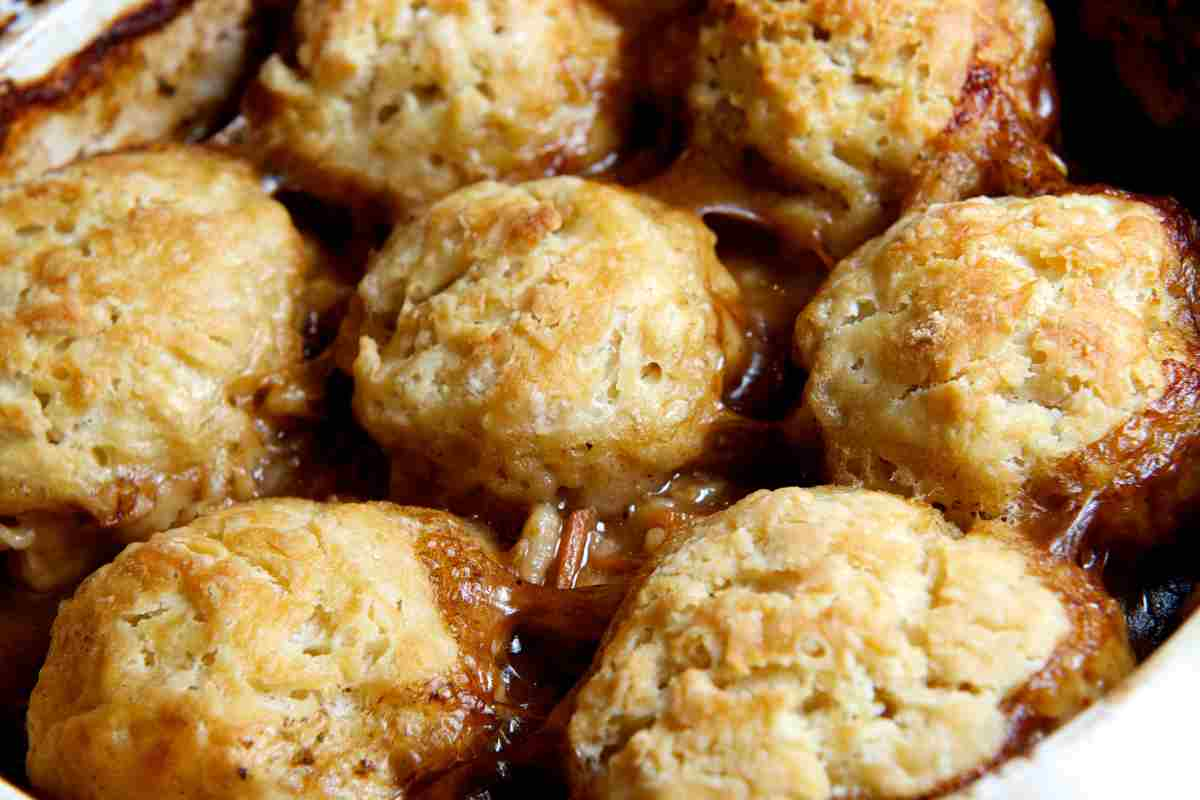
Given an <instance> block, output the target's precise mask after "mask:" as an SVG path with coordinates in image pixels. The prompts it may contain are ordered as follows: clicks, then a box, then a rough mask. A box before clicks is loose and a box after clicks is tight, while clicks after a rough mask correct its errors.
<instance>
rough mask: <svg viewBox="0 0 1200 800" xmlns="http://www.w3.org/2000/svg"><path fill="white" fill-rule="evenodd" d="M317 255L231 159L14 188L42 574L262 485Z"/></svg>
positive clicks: (9, 427) (18, 451) (16, 456)
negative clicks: (266, 399) (268, 395)
mask: <svg viewBox="0 0 1200 800" xmlns="http://www.w3.org/2000/svg"><path fill="white" fill-rule="evenodd" d="M309 262H310V258H309V254H308V251H307V250H306V249H305V246H304V243H303V242H302V240H301V238H300V236H299V234H298V233H297V232H296V230H295V229H294V228H293V227H292V223H291V220H290V219H289V217H288V214H287V212H286V211H285V210H284V209H283V207H282V206H280V205H279V204H277V203H276V202H274V201H273V200H271V199H270V198H269V197H268V196H267V195H266V194H265V193H264V192H263V191H262V189H261V188H260V185H259V180H258V177H257V176H256V175H255V173H254V172H253V171H252V170H250V169H249V168H247V167H246V166H245V165H243V164H241V163H240V162H238V161H235V160H233V159H230V158H228V157H225V156H222V155H219V154H217V153H215V152H213V151H208V150H204V149H200V148H172V147H168V148H165V149H158V150H149V151H144V152H130V153H125V154H120V155H111V156H101V157H97V158H93V159H91V160H86V161H82V162H77V163H76V164H74V165H72V166H70V167H67V168H64V169H63V170H61V171H58V172H53V173H49V174H47V175H45V176H43V177H41V178H37V179H34V180H32V181H30V182H26V183H17V184H10V185H8V186H5V187H3V188H0V549H6V548H12V549H15V550H18V551H21V552H24V553H28V554H30V558H29V559H26V560H25V561H24V563H23V564H22V565H20V566H19V567H18V572H19V573H20V574H21V576H22V577H23V578H24V580H25V582H26V583H28V584H29V585H32V586H35V587H37V588H41V589H48V588H52V587H54V586H58V585H62V584H63V583H65V582H69V581H70V580H71V579H72V578H76V579H77V578H78V577H81V576H82V575H83V574H86V573H87V572H88V571H90V570H91V569H92V568H94V566H95V564H94V563H91V559H92V557H93V556H92V554H91V553H89V552H88V551H89V549H90V547H91V546H92V545H95V546H97V547H107V546H110V545H111V543H112V542H113V541H114V540H125V541H128V540H129V539H133V538H141V537H145V536H148V535H149V534H151V533H153V532H154V531H158V530H164V529H166V528H168V527H170V526H171V525H173V524H175V523H176V522H179V521H186V520H188V519H190V518H191V517H193V516H195V515H196V514H197V513H198V512H199V511H200V510H201V509H203V508H206V507H210V506H213V505H216V504H221V503H225V502H228V501H230V500H240V499H248V498H251V497H254V496H256V495H257V494H258V493H259V492H260V491H262V490H263V488H264V487H263V481H265V480H266V479H267V476H268V475H269V474H270V473H271V470H272V466H273V459H274V457H275V450H274V449H273V444H274V438H273V433H272V430H271V429H270V425H269V423H270V422H271V421H272V420H269V419H268V416H269V415H268V414H266V413H265V412H264V411H263V409H261V408H260V405H261V402H260V401H261V398H262V395H263V394H264V393H265V392H267V391H268V390H269V389H270V388H271V387H273V386H275V385H277V384H279V383H280V382H281V381H283V380H284V379H285V376H286V373H287V370H289V369H290V368H293V367H295V366H297V365H298V364H299V363H300V362H301V361H302V359H303V352H302V350H303V342H302V330H303V324H304V309H303V307H302V306H303V303H302V302H301V297H302V294H303V292H304V288H305V281H306V276H307V275H308V272H309V266H310V265H309ZM72 561H74V562H75V563H77V564H78V565H79V567H78V568H76V567H73V566H71V562H72Z"/></svg>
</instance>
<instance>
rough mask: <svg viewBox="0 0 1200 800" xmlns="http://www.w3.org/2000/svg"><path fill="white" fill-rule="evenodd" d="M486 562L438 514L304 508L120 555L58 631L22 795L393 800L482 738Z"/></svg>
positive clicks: (487, 672)
mask: <svg viewBox="0 0 1200 800" xmlns="http://www.w3.org/2000/svg"><path fill="white" fill-rule="evenodd" d="M490 552H491V546H490V545H489V543H488V541H487V539H486V537H485V535H484V534H483V533H482V532H481V531H480V530H479V529H477V528H476V527H475V526H473V525H472V524H470V523H467V522H465V521H463V520H460V519H457V518H455V517H452V516H450V515H448V514H444V513H441V512H436V511H428V510H424V509H415V508H402V507H399V506H391V505H387V504H357V505H355V504H318V503H312V502H308V501H302V500H266V501H258V502H255V503H249V504H243V505H240V506H235V507H233V508H230V509H226V510H223V511H219V512H217V513H215V514H211V515H208V516H204V517H201V518H199V519H197V520H196V521H195V522H193V523H192V524H191V525H189V526H186V527H183V528H178V529H176V530H173V531H170V532H168V533H164V534H159V535H157V536H155V537H153V538H152V539H150V541H148V542H146V543H144V544H134V545H131V546H130V547H129V548H127V549H126V550H125V551H124V552H123V553H122V554H121V555H120V556H119V557H118V558H117V559H116V561H114V562H113V563H111V564H108V565H106V566H104V567H102V568H101V569H100V570H99V571H97V572H96V573H95V574H94V575H92V576H91V577H90V578H88V579H87V580H86V581H85V582H84V583H83V585H82V586H81V587H80V589H79V591H78V592H77V593H76V595H75V597H74V598H73V599H71V600H70V601H68V602H67V603H65V604H64V606H63V608H62V610H61V612H60V613H59V616H58V619H57V620H56V621H55V625H54V631H53V641H52V644H51V648H50V655H49V657H48V659H47V662H46V665H45V667H43V669H42V673H41V676H40V678H39V681H38V685H37V688H36V689H35V691H34V694H33V698H32V701H31V703H30V709H29V723H28V724H29V742H30V751H29V759H28V770H29V776H30V779H31V780H32V782H33V784H34V785H35V786H36V787H38V788H39V789H41V790H43V791H46V792H48V793H50V794H52V795H53V796H55V797H58V798H62V800H83V798H89V799H91V798H95V799H96V800H100V799H101V798H114V797H122V798H129V799H130V800H135V799H136V798H147V800H149V799H151V798H155V799H157V798H162V797H165V796H171V797H188V798H215V797H224V798H234V797H237V798H260V797H264V798H265V797H284V796H286V797H313V798H316V797H322V798H324V797H354V798H396V797H400V796H403V795H404V792H405V789H406V787H407V786H408V785H409V784H410V783H411V782H412V781H414V780H416V779H418V778H420V777H422V776H427V775H429V774H431V773H433V772H436V771H437V770H439V769H444V768H446V767H448V766H451V765H453V764H454V763H455V762H457V761H459V760H461V759H463V758H466V757H469V756H470V755H472V754H474V753H475V752H476V751H477V750H478V749H479V748H480V747H481V746H482V745H483V744H484V743H485V742H486V741H488V738H489V736H491V735H492V734H493V733H494V732H495V728H496V726H497V725H498V717H497V714H496V713H495V709H494V708H493V707H492V703H493V701H494V700H495V699H496V698H495V696H494V695H495V694H496V693H497V692H498V691H500V688H499V686H500V680H499V677H500V676H499V674H498V673H497V671H496V670H495V669H494V667H495V664H494V662H493V659H494V657H495V656H496V655H497V654H496V653H495V652H494V651H493V650H492V649H491V648H492V639H491V634H492V633H493V630H492V626H491V625H490V624H488V623H489V622H490V621H492V618H493V617H496V616H498V614H497V612H495V611H494V610H493V609H490V608H487V607H485V606H483V605H480V606H472V605H471V602H479V600H480V599H481V598H482V597H483V596H485V595H486V591H487V589H488V587H489V586H490V585H493V584H495V580H494V579H492V580H491V582H490V583H489V579H490V575H489V573H496V572H500V568H499V566H498V565H496V564H495V563H494V562H492V561H491V558H490V556H489V553H490ZM465 586H471V587H475V588H476V589H477V590H478V591H479V593H480V595H481V598H475V597H471V596H468V595H467V594H463V587H465ZM480 614H482V615H483V616H482V617H480V616H478V615H480Z"/></svg>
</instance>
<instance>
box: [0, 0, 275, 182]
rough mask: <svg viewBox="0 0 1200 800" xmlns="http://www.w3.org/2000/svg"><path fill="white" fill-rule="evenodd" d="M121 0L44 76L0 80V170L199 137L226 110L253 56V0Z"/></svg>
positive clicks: (9, 173) (15, 176)
mask: <svg viewBox="0 0 1200 800" xmlns="http://www.w3.org/2000/svg"><path fill="white" fill-rule="evenodd" d="M129 5H130V6H131V9H130V11H129V12H127V13H126V14H125V15H123V16H122V17H120V18H118V19H116V20H114V21H113V24H112V25H111V26H110V27H109V28H107V29H105V30H103V31H100V32H98V33H97V35H96V37H95V38H94V39H93V40H92V41H91V42H90V43H89V44H88V45H87V46H86V47H85V48H84V50H83V51H81V52H80V53H77V54H74V55H71V56H69V57H67V58H65V59H64V60H63V62H62V63H61V64H59V65H58V66H57V67H55V68H54V69H53V71H51V72H50V73H49V74H47V75H46V76H44V77H42V78H41V79H39V80H37V81H35V82H30V83H20V84H15V85H13V84H10V85H7V86H3V87H0V178H3V179H5V180H22V179H27V178H32V177H34V176H36V175H40V174H41V173H43V172H45V171H46V170H49V169H53V168H55V167H59V166H62V165H63V164H66V163H68V162H70V161H73V160H75V159H77V158H81V157H83V156H86V155H92V154H95V153H101V152H107V151H111V150H116V149H119V148H123V147H129V146H133V145H142V144H147V143H150V142H154V141H158V140H161V139H180V140H181V139H185V138H192V137H195V136H199V135H202V134H204V133H205V132H207V131H209V130H210V128H211V126H212V124H213V123H214V122H216V121H217V119H218V117H219V116H220V114H221V112H223V111H225V110H228V108H229V106H230V101H231V99H233V98H234V96H235V89H236V88H237V87H238V84H239V83H240V81H241V80H242V78H243V77H244V76H245V74H246V72H247V70H248V69H249V67H250V62H251V57H252V55H253V45H252V42H253V39H254V31H253V29H252V23H253V21H254V18H255V14H254V12H255V8H256V3H255V0H194V2H182V1H181V0H146V2H141V3H130V4H129ZM47 46H48V45H47Z"/></svg>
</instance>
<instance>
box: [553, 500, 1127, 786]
mask: <svg viewBox="0 0 1200 800" xmlns="http://www.w3.org/2000/svg"><path fill="white" fill-rule="evenodd" d="M1012 534H1013V532H1012V531H1011V530H1010V529H1007V528H1005V527H1003V526H1001V525H999V524H997V523H987V524H983V525H980V526H979V527H978V528H976V529H975V530H974V531H972V532H971V533H970V534H968V535H967V536H966V537H964V538H959V537H961V533H960V532H959V531H958V529H957V528H956V527H955V526H954V525H952V524H951V523H949V522H947V521H946V520H945V519H943V518H942V516H941V515H940V514H938V512H936V511H935V510H933V509H932V508H930V507H928V506H925V505H923V504H919V503H916V502H913V501H909V500H905V499H902V498H899V497H896V496H894V495H888V494H883V493H876V492H869V491H863V490H852V489H840V488H818V489H780V490H777V491H774V492H759V493H757V494H754V495H752V496H750V497H748V498H746V499H745V500H743V501H741V502H739V503H738V504H736V505H734V506H732V507H731V508H729V509H727V510H726V511H723V512H721V513H718V514H716V515H714V516H712V517H708V518H707V519H704V520H702V521H700V522H698V523H696V524H695V525H693V526H692V527H690V528H688V529H684V530H683V531H681V532H680V533H679V534H677V535H676V536H675V538H674V539H673V540H671V541H670V542H669V543H668V545H667V546H666V547H665V548H664V550H663V551H661V552H660V553H659V554H658V555H657V556H656V561H655V564H654V567H653V569H652V571H650V572H649V573H647V575H646V576H645V577H644V578H642V579H641V580H640V581H639V582H638V583H635V585H634V586H633V587H632V589H631V591H630V594H629V595H628V596H627V598H626V600H625V603H624V605H623V606H622V608H621V610H620V612H618V615H617V618H616V620H615V621H614V623H613V625H612V626H611V627H610V629H609V632H608V634H607V635H606V637H605V641H604V643H603V644H602V647H601V651H600V653H599V655H598V656H597V659H596V662H595V663H594V665H593V667H592V671H591V673H590V675H589V676H588V677H587V678H586V679H585V681H584V683H583V684H582V688H581V689H580V691H579V694H578V698H577V701H576V707H575V710H574V714H573V716H572V717H571V720H570V723H569V725H568V739H569V746H570V758H571V779H572V785H573V788H574V789H575V791H576V792H577V793H578V796H579V797H581V798H609V797H640V798H651V797H661V798H696V797H703V798H718V797H719V798H730V797H734V798H768V797H771V798H775V797H795V798H806V800H820V798H831V797H871V798H903V797H924V796H929V795H931V794H936V793H938V792H942V791H946V790H949V789H952V788H954V787H956V786H959V785H961V784H963V783H965V782H968V781H970V780H972V779H973V778H975V777H977V776H978V774H979V773H980V772H981V771H982V770H984V769H986V768H987V767H989V766H991V765H992V764H993V763H995V761H996V760H997V759H999V758H1001V757H1003V756H1004V755H1006V754H1008V753H1011V752H1014V751H1016V750H1019V749H1020V748H1021V747H1022V746H1024V745H1025V744H1027V742H1028V737H1029V736H1030V735H1032V734H1034V733H1035V732H1037V731H1044V730H1046V729H1047V728H1050V727H1053V726H1054V725H1056V724H1058V723H1060V722H1062V721H1063V720H1064V719H1065V718H1067V717H1069V716H1071V715H1072V714H1074V713H1075V712H1076V711H1077V710H1079V709H1080V707H1081V706H1083V705H1086V704H1087V703H1088V702H1090V700H1092V699H1093V698H1095V697H1096V696H1098V695H1099V694H1100V693H1101V692H1102V691H1103V690H1104V689H1106V688H1108V687H1109V686H1110V685H1111V684H1112V683H1114V682H1115V681H1117V680H1120V679H1121V678H1122V677H1123V676H1124V675H1125V674H1127V673H1128V672H1129V671H1130V670H1131V669H1132V667H1133V659H1132V655H1131V654H1130V651H1129V647H1128V643H1127V641H1126V638H1125V628H1124V620H1123V617H1122V616H1121V613H1120V610H1119V609H1118V607H1117V606H1116V604H1115V603H1113V602H1112V601H1111V600H1110V599H1108V598H1107V597H1106V596H1105V595H1103V593H1101V592H1100V591H1099V590H1097V589H1095V588H1093V587H1092V585H1091V584H1090V583H1089V582H1088V581H1087V579H1086V577H1085V576H1084V574H1083V573H1082V572H1081V571H1079V570H1078V569H1077V568H1075V567H1073V566H1060V565H1055V564H1051V563H1050V562H1049V561H1048V560H1046V557H1045V556H1044V555H1041V554H1039V553H1036V552H1035V551H1034V549H1033V548H1032V546H1031V545H1029V544H1027V543H1025V542H1024V541H1023V540H1022V539H1021V538H1020V537H1017V536H1014V535H1012Z"/></svg>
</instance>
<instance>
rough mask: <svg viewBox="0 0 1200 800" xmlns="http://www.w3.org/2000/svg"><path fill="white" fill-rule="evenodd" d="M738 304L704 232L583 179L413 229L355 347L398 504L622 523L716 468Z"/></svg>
mask: <svg viewBox="0 0 1200 800" xmlns="http://www.w3.org/2000/svg"><path fill="white" fill-rule="evenodd" d="M738 299H739V295H738V288H737V285H736V283H735V282H734V280H733V278H732V277H731V276H730V275H729V273H728V272H726V270H725V269H724V267H722V266H721V264H720V262H719V261H718V260H717V258H716V254H715V249H714V237H713V235H712V234H711V233H710V232H709V231H708V229H707V228H705V227H704V225H703V224H702V223H701V222H700V220H699V219H698V218H697V217H695V216H693V215H691V214H688V213H685V212H681V211H672V210H670V209H668V208H667V207H665V206H663V205H662V204H660V203H657V202H656V201H653V200H650V199H648V198H645V197H642V196H639V195H637V194H634V193H632V192H629V191H626V190H624V189H620V188H616V187H611V186H606V185H602V184H599V183H593V182H588V181H584V180H582V179H579V178H574V177H558V178H549V179H546V180H542V181H535V182H532V183H527V184H523V185H519V186H505V185H501V184H496V183H481V184H478V185H476V186H472V187H469V188H467V189H464V190H461V191H459V192H456V193H454V194H453V195H451V196H449V197H447V198H445V199H443V200H441V201H440V202H438V203H437V204H435V205H434V206H433V207H432V209H431V210H430V211H429V213H428V214H426V215H424V216H423V217H421V218H420V219H418V220H417V221H416V222H415V223H414V224H412V225H411V226H407V227H400V228H398V229H397V231H396V232H395V233H393V235H392V238H391V239H390V240H389V241H388V243H387V244H386V245H385V246H384V248H383V249H382V251H380V253H379V254H378V255H377V257H376V258H375V259H374V261H373V263H372V264H371V266H370V269H369V272H368V274H367V277H366V278H365V279H364V280H363V282H362V284H361V285H360V287H359V293H358V300H359V302H360V308H359V309H358V312H357V313H354V312H352V313H351V315H350V317H349V318H348V322H347V324H346V326H345V327H344V329H343V338H344V339H345V340H347V341H348V342H349V343H350V345H351V346H352V347H351V350H350V352H351V353H353V352H354V350H357V356H356V357H353V358H352V359H349V360H352V364H350V365H349V366H350V368H351V369H352V372H353V375H354V408H355V412H356V414H357V416H358V419H359V420H360V421H361V422H362V424H363V425H364V427H365V428H366V429H367V431H368V432H370V434H371V435H372V437H373V438H375V439H376V440H377V441H378V442H380V443H381V444H382V445H383V446H384V447H385V448H387V449H388V450H389V451H390V452H391V453H392V455H393V479H392V480H393V486H394V492H393V493H394V496H404V495H405V493H406V491H408V490H410V489H411V487H413V486H422V487H427V486H432V487H434V488H435V489H436V490H439V491H443V492H445V493H446V494H447V495H448V496H451V497H457V496H466V495H468V494H470V493H472V492H474V491H475V490H478V489H482V490H484V491H485V492H487V493H488V494H489V495H491V496H493V497H496V498H499V499H501V500H503V501H508V502H511V503H517V504H523V505H531V504H533V503H537V502H543V501H555V502H556V501H557V500H559V499H567V500H570V501H572V502H573V503H578V504H581V505H592V506H595V507H597V508H598V509H600V510H601V511H602V512H608V511H614V510H619V509H622V508H624V507H625V505H626V504H628V503H629V502H632V500H633V498H634V497H635V496H636V495H637V493H639V492H641V491H644V490H646V489H650V488H656V487H657V486H659V485H661V484H662V482H663V481H665V480H666V479H668V478H669V477H670V476H671V475H672V473H674V472H675V471H676V470H677V469H679V468H680V467H683V466H685V465H687V464H689V463H690V462H691V461H693V460H694V459H697V458H698V457H699V456H701V454H702V453H704V452H705V447H706V439H707V438H708V437H709V436H710V435H711V434H712V433H713V432H714V430H715V428H716V427H717V425H718V424H719V423H720V422H721V421H722V420H723V419H724V418H725V415H726V414H727V413H728V412H726V411H725V410H724V409H723V407H722V405H721V392H722V386H723V381H724V374H725V370H726V367H727V366H728V365H730V363H731V362H732V361H733V360H735V359H737V358H738V357H739V353H740V351H741V344H742V339H741V337H740V335H739V325H738V324H737V319H736V316H735V315H736V314H737V313H739V309H738Z"/></svg>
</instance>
